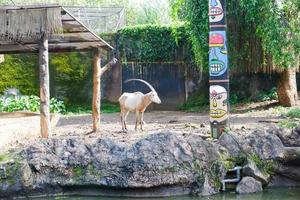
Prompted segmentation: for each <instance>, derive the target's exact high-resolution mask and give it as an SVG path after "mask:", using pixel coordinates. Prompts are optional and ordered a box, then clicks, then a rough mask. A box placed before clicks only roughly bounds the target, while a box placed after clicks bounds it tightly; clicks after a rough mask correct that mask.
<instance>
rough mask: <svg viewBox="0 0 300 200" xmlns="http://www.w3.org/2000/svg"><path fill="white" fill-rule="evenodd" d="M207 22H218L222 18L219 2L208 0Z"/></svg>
mask: <svg viewBox="0 0 300 200" xmlns="http://www.w3.org/2000/svg"><path fill="white" fill-rule="evenodd" d="M208 15H209V22H213V23H214V22H219V21H221V20H222V19H223V18H224V11H223V7H222V4H221V2H220V0H210V2H209V13H208Z"/></svg>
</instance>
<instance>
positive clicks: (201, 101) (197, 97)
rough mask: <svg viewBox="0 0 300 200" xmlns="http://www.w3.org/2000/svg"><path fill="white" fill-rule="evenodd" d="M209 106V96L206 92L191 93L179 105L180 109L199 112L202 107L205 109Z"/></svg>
mask: <svg viewBox="0 0 300 200" xmlns="http://www.w3.org/2000/svg"><path fill="white" fill-rule="evenodd" d="M208 108H209V98H208V94H203V93H202V94H199V93H195V94H192V95H191V96H190V97H189V98H188V100H187V102H186V103H184V104H182V105H181V106H179V109H180V110H182V111H188V112H199V111H201V110H203V109H205V110H207V109H208Z"/></svg>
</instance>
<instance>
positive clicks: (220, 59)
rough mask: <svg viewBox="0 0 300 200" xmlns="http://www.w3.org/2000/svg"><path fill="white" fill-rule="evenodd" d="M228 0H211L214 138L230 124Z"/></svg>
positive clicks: (211, 75)
mask: <svg viewBox="0 0 300 200" xmlns="http://www.w3.org/2000/svg"><path fill="white" fill-rule="evenodd" d="M225 1H226V0H209V12H208V15H209V27H210V32H209V76H210V78H209V82H210V88H209V94H210V114H209V116H210V124H211V133H212V137H213V138H219V137H220V136H221V134H222V133H223V132H224V129H225V128H226V127H227V126H228V115H229V109H228V99H229V75H228V54H227V37H226V16H225V14H226V12H225V3H226V2H225Z"/></svg>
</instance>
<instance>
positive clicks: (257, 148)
mask: <svg viewBox="0 0 300 200" xmlns="http://www.w3.org/2000/svg"><path fill="white" fill-rule="evenodd" d="M240 142H241V143H242V145H241V146H242V150H243V151H244V152H245V153H247V154H256V155H258V156H259V157H260V158H261V159H262V160H270V159H272V160H278V161H281V160H283V159H284V146H283V144H282V142H281V140H280V139H279V137H278V136H277V135H274V134H270V133H268V132H266V131H263V130H259V129H257V130H255V131H253V132H252V133H251V134H248V135H247V136H245V137H244V139H243V140H241V141H240Z"/></svg>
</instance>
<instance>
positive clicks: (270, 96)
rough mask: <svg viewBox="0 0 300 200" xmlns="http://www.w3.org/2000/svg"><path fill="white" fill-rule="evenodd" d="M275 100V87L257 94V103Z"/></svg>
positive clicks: (276, 97)
mask: <svg viewBox="0 0 300 200" xmlns="http://www.w3.org/2000/svg"><path fill="white" fill-rule="evenodd" d="M276 99H278V96H277V89H276V87H273V88H272V89H271V90H269V91H262V92H260V93H259V94H258V100H259V101H269V100H276Z"/></svg>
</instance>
